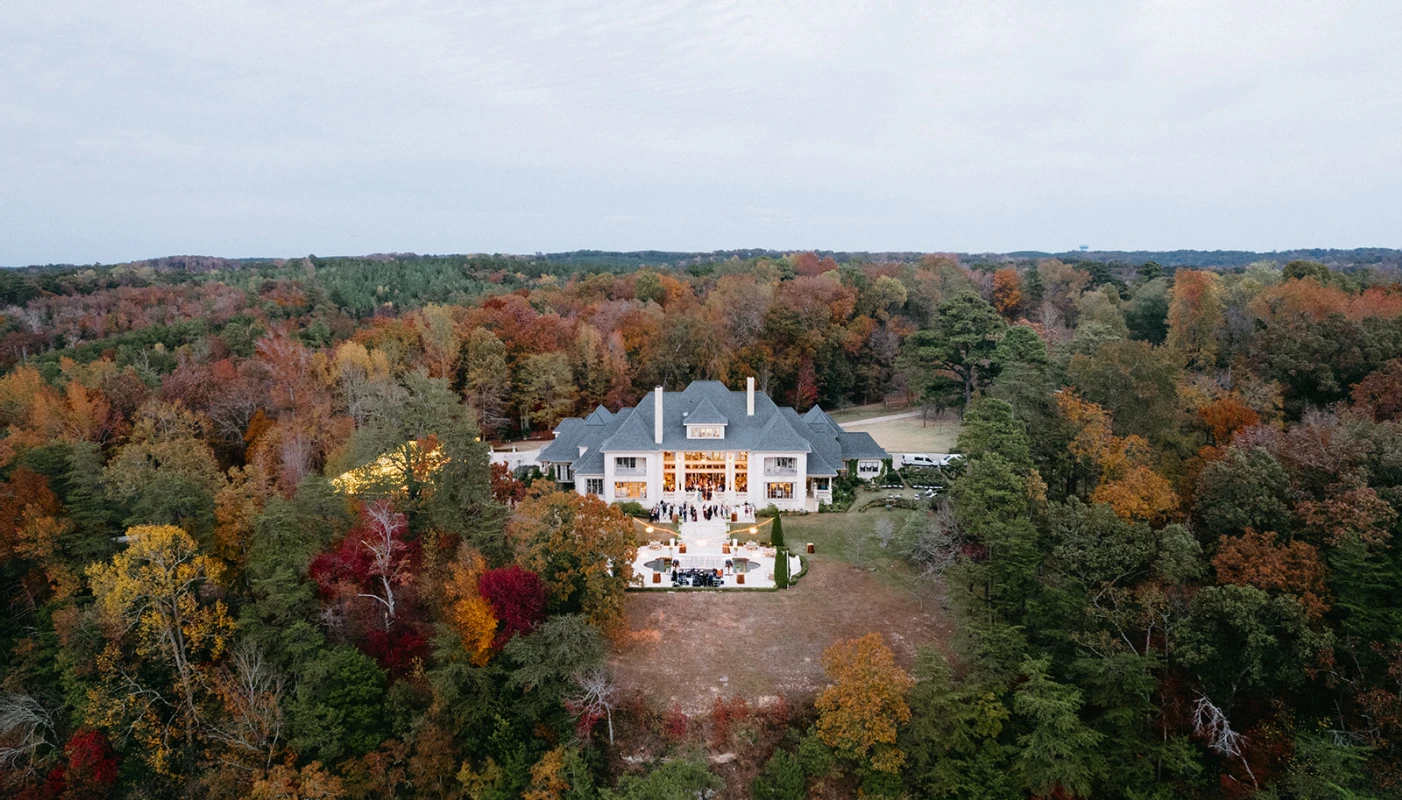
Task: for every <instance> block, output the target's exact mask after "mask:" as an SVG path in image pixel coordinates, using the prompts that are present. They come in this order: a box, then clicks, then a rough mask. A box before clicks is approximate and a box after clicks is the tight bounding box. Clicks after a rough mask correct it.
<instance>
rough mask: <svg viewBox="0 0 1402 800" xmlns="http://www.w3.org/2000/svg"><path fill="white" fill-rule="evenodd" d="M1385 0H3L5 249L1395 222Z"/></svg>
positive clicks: (1257, 239)
mask: <svg viewBox="0 0 1402 800" xmlns="http://www.w3.org/2000/svg"><path fill="white" fill-rule="evenodd" d="M1399 32H1402V2H1396V0H1383V1H1382V2H1344V1H1342V0H1330V1H1329V2H1289V1H1288V0H1274V1H1273V2H1247V1H1245V0H1233V1H1232V2H1222V0H1214V1H1213V2H1088V1H1084V0H1083V1H1080V2H1071V1H1070V0H1058V2H1055V3H1051V2H1033V1H1031V0H1029V1H1027V2H1000V1H999V0H970V1H969V2H942V1H941V0H930V1H929V2H912V3H881V4H875V3H873V4H865V3H839V2H826V1H822V2H819V1H818V0H803V1H802V2H794V3H779V2H768V1H767V0H749V2H736V3H692V2H679V1H672V0H644V1H641V2H631V1H629V0H607V2H523V1H522V0H517V1H516V2H502V3H488V2H477V1H475V0H384V1H383V2H337V1H335V0H323V1H322V2H311V1H310V0H308V1H307V2H288V1H287V0H219V2H208V3H191V2H169V3H166V2H141V0H122V2H81V3H76V2H66V1H65V0H37V1H34V2H31V0H0V186H2V187H3V195H0V264H10V265H17V264H30V263H49V262H74V263H89V262H93V261H99V262H103V263H113V262H117V261H124V260H131V259H136V258H145V257H152V256H161V255H168V254H208V255H222V256H261V255H269V256H292V255H305V254H307V253H316V254H318V255H348V254H358V253H371V252H384V251H414V252H419V253H446V252H514V253H529V252H534V251H538V250H539V251H557V250H572V249H577V248H597V249H607V250H634V249H650V248H655V249H665V250H712V249H722V248H724V249H729V248H739V247H772V248H778V249H799V248H803V249H810V248H824V249H840V250H921V251H945V250H955V251H1007V250H1018V249H1041V250H1063V249H1072V248H1075V247H1076V246H1078V245H1081V244H1087V245H1090V246H1091V247H1093V248H1096V249H1172V248H1203V249H1216V248H1241V249H1261V250H1271V249H1285V248H1292V247H1316V246H1317V247H1355V246H1393V247H1397V246H1402V236H1399V233H1402V48H1400V47H1399V46H1398V43H1397V37H1398V34H1399Z"/></svg>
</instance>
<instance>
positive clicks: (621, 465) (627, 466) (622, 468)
mask: <svg viewBox="0 0 1402 800" xmlns="http://www.w3.org/2000/svg"><path fill="white" fill-rule="evenodd" d="M646 464H647V462H646V461H645V460H643V459H641V458H638V457H637V456H618V457H617V458H615V459H614V462H613V471H614V473H616V474H618V475H642V474H645V473H646V471H647V469H646Z"/></svg>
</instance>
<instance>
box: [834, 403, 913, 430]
mask: <svg viewBox="0 0 1402 800" xmlns="http://www.w3.org/2000/svg"><path fill="white" fill-rule="evenodd" d="M908 410H910V409H909V407H908V406H907V405H906V402H905V398H895V397H893V398H890V399H889V400H887V401H886V402H885V403H868V404H867V405H864V406H849V407H847V408H844V409H842V410H841V411H829V412H828V416H830V417H832V418H833V419H835V420H837V422H838V423H839V424H842V425H846V424H847V423H849V422H856V421H858V420H864V419H871V418H872V417H885V416H889V415H891V414H903V413H905V412H906V411H908Z"/></svg>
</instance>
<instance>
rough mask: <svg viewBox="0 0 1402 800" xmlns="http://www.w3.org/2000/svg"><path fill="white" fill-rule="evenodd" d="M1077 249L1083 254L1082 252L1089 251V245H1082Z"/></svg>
mask: <svg viewBox="0 0 1402 800" xmlns="http://www.w3.org/2000/svg"><path fill="white" fill-rule="evenodd" d="M1079 249H1080V251H1081V252H1082V253H1084V252H1086V251H1087V250H1089V249H1090V245H1088V244H1083V245H1081V246H1080V248H1079Z"/></svg>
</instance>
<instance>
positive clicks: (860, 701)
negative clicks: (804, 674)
mask: <svg viewBox="0 0 1402 800" xmlns="http://www.w3.org/2000/svg"><path fill="white" fill-rule="evenodd" d="M823 669H824V670H826V671H827V673H828V677H830V678H831V679H832V683H831V684H829V685H828V687H827V688H825V689H823V693H822V694H821V695H819V696H818V704H817V705H818V712H819V717H818V735H819V736H820V737H821V738H822V740H823V742H824V743H825V744H827V745H828V746H829V747H831V748H833V749H834V750H836V751H837V752H838V753H840V754H842V755H844V756H846V757H848V758H851V759H854V760H857V761H862V760H869V763H870V764H871V768H872V769H874V770H878V771H881V772H896V771H898V770H899V769H900V767H901V764H903V763H904V762H905V753H903V752H901V750H900V749H898V748H897V747H896V732H897V730H898V728H899V726H900V725H901V724H903V723H905V722H907V721H909V720H910V706H908V705H906V701H905V693H906V691H907V690H908V689H910V687H911V686H912V685H913V684H914V679H913V678H911V677H910V675H908V674H907V673H906V671H905V670H903V669H901V668H900V667H899V666H897V665H896V659H895V656H894V655H893V654H892V653H891V650H890V649H889V648H888V647H886V645H885V644H884V643H883V642H882V641H881V634H879V633H869V634H867V635H866V636H863V637H861V638H860V639H852V640H849V641H845V642H838V643H837V644H834V645H833V646H832V647H829V648H828V649H827V650H826V651H824V652H823Z"/></svg>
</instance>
